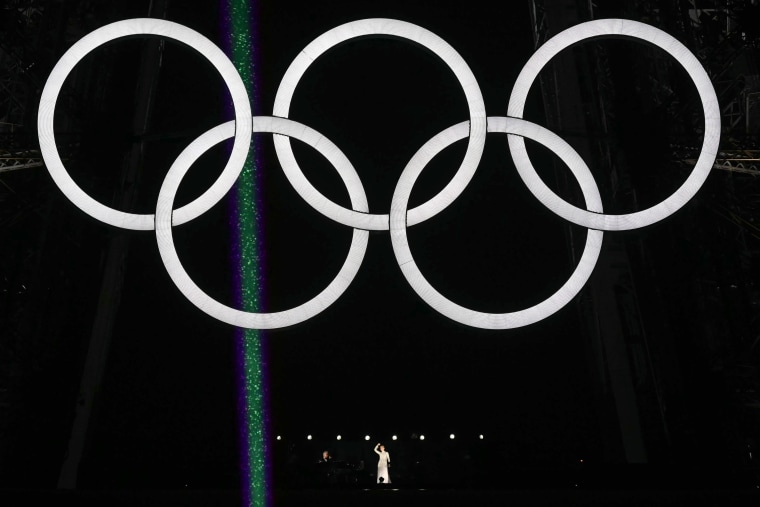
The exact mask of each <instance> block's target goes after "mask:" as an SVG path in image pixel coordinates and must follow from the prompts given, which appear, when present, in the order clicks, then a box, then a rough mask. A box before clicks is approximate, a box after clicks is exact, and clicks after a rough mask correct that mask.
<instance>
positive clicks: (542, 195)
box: [507, 19, 720, 231]
mask: <svg viewBox="0 0 760 507" xmlns="http://www.w3.org/2000/svg"><path fill="white" fill-rule="evenodd" d="M600 35H615V36H619V37H628V38H632V39H639V40H643V41H646V42H648V43H651V44H653V45H655V46H657V47H658V48H660V49H662V50H663V51H665V52H667V53H668V54H669V55H671V56H672V57H673V58H675V60H676V61H677V62H678V63H680V64H681V65H682V66H683V68H684V69H685V70H686V72H687V73H688V75H689V77H690V78H691V79H692V81H694V84H695V85H696V87H697V92H698V93H699V98H700V100H701V102H702V108H703V109H704V113H705V133H704V141H703V146H702V151H701V152H700V154H699V159H698V160H697V163H696V165H695V166H694V169H693V170H692V172H691V174H690V175H689V177H688V178H687V179H686V181H685V182H683V184H682V185H681V187H680V188H678V189H677V190H676V191H675V192H674V193H673V194H672V195H671V196H670V197H668V198H667V199H665V200H664V201H662V202H661V203H659V204H657V205H655V206H652V207H651V208H649V209H645V210H642V211H638V212H636V213H630V214H626V215H604V214H598V213H594V212H593V211H586V210H582V209H579V208H576V207H575V206H573V205H571V204H569V203H568V202H566V201H564V200H562V198H560V197H559V196H558V195H557V194H555V193H554V192H552V190H551V189H550V188H549V187H547V186H546V185H545V184H544V182H543V181H542V180H541V178H539V177H538V175H537V174H536V170H535V169H534V168H533V165H532V164H531V163H530V159H529V158H528V153H527V151H526V150H525V142H524V141H523V140H522V138H519V137H516V136H509V149H510V153H511V154H512V160H514V162H515V166H516V167H517V172H518V173H519V175H520V177H521V178H522V180H523V182H525V185H526V186H527V187H528V189H529V190H530V191H531V193H532V194H533V195H534V196H535V197H536V199H538V200H539V201H541V204H543V205H544V206H546V207H547V208H549V209H550V210H551V211H553V212H554V213H556V214H557V215H559V216H561V217H562V218H564V219H565V220H567V221H569V222H572V223H574V224H578V225H582V226H584V227H588V228H589V229H599V230H603V231H624V230H630V229H638V228H640V227H645V226H647V225H651V224H653V223H655V222H659V221H660V220H662V219H664V218H666V217H668V216H670V215H672V214H673V213H675V212H676V211H678V210H679V209H680V208H681V207H682V206H683V205H684V204H686V202H687V201H688V200H689V199H691V198H692V197H694V195H695V194H696V193H697V191H698V190H699V189H700V188H701V187H702V184H703V183H704V182H705V180H706V179H707V175H708V174H709V173H710V169H712V166H713V163H714V162H715V157H716V155H717V153H718V144H719V143H720V106H719V104H718V97H717V96H716V95H715V88H713V86H712V83H711V82H710V78H709V76H708V75H707V72H705V70H704V69H703V68H702V65H700V63H699V60H697V57H696V56H694V55H693V54H692V53H691V51H689V50H688V48H687V47H686V46H684V45H683V44H681V43H680V42H678V41H677V40H676V39H674V38H673V37H671V36H670V35H668V34H667V33H665V32H663V31H662V30H659V29H657V28H655V27H653V26H650V25H645V24H643V23H638V22H636V21H630V20H627V19H599V20H596V21H588V22H586V23H581V24H579V25H576V26H574V27H571V28H568V29H567V30H565V31H563V32H560V33H559V34H557V35H555V36H554V37H552V38H551V39H549V40H548V41H546V44H544V45H543V46H541V47H540V48H538V50H537V51H536V52H535V53H534V54H533V56H532V57H531V58H530V59H529V60H528V62H527V63H526V64H525V66H524V67H523V69H522V71H521V72H520V75H519V76H517V80H516V81H515V87H514V88H513V90H512V95H511V96H510V97H509V108H508V112H507V115H508V116H512V117H515V118H522V114H523V110H524V108H525V99H526V97H527V95H528V91H529V90H530V86H531V85H532V84H533V81H535V79H536V76H537V75H538V72H539V71H540V70H541V69H542V68H543V67H544V66H545V65H546V64H547V63H548V62H549V60H551V59H552V58H553V57H554V56H555V55H556V54H557V53H559V52H560V51H562V50H563V49H565V48H567V47H568V46H571V45H572V44H575V43H577V42H580V41H582V40H584V39H588V38H591V37H598V36H600Z"/></svg>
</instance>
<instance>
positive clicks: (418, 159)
mask: <svg viewBox="0 0 760 507" xmlns="http://www.w3.org/2000/svg"><path fill="white" fill-rule="evenodd" d="M488 132H502V133H507V134H510V136H509V137H513V135H519V136H524V137H528V138H529V139H533V140H534V141H537V142H539V143H541V144H543V145H544V146H546V147H547V148H548V149H550V150H551V151H553V152H554V153H555V154H556V155H557V156H558V157H559V158H560V159H561V160H562V161H563V162H564V163H565V164H567V166H568V167H569V168H570V170H571V171H572V173H573V175H574V176H575V178H576V179H577V180H578V183H579V184H580V187H581V190H582V192H583V197H584V199H585V201H586V206H588V208H589V209H591V210H594V211H598V212H601V211H602V199H601V197H600V195H599V189H598V188H597V186H596V183H595V181H594V177H593V176H592V174H591V171H590V170H589V169H588V167H587V166H586V163H585V162H584V161H583V159H582V158H581V157H580V155H578V153H577V152H576V151H575V150H574V149H573V148H572V147H571V146H570V145H569V144H567V143H566V142H565V141H563V140H562V139H561V138H560V137H559V136H557V135H556V134H554V133H553V132H551V131H549V130H547V129H545V128H543V127H541V126H539V125H536V124H535V123H530V122H528V121H525V120H521V119H517V118H504V117H489V118H488ZM466 136H467V122H463V123H459V124H457V125H454V126H453V127H450V128H449V129H447V130H445V131H443V132H441V133H440V134H438V135H437V136H436V137H434V138H433V139H431V140H430V141H428V142H427V143H426V144H425V146H423V147H422V148H420V150H419V151H418V152H417V153H416V154H415V155H414V157H412V159H411V161H410V162H409V164H407V166H406V168H405V169H404V172H403V173H402V175H401V178H400V179H399V182H398V184H397V185H396V190H395V191H394V193H393V202H392V203H391V213H390V227H391V229H390V234H391V242H392V244H393V253H394V254H395V255H396V260H397V261H398V264H399V267H401V271H402V272H403V274H404V277H406V280H407V281H408V282H409V285H411V287H412V288H413V289H414V291H415V292H416V293H417V294H418V295H419V296H420V297H421V298H422V299H423V300H424V301H425V302H426V303H427V304H428V305H430V307H431V308H433V309H434V310H436V311H438V312H440V313H442V314H443V315H445V316H446V317H449V318H450V319H452V320H455V321H457V322H459V323H461V324H464V325H467V326H472V327H477V328H481V329H512V328H517V327H521V326H527V325H529V324H533V323H535V322H538V321H539V320H542V319H545V318H547V317H549V316H550V315H552V314H554V313H555V312H557V311H558V310H559V309H560V308H562V307H563V306H565V305H566V304H567V303H569V302H570V301H571V300H572V299H573V298H574V297H575V296H576V295H577V294H578V292H579V291H580V290H581V289H582V288H583V286H584V285H585V284H586V281H587V280H588V278H589V276H591V272H592V271H593V270H594V266H595V265H596V261H597V259H598V258H599V252H600V250H601V247H602V235H603V234H604V233H603V232H602V231H597V230H592V229H590V230H589V231H588V234H587V236H586V245H585V247H584V250H583V254H582V255H581V258H580V261H579V262H578V265H577V266H576V268H575V271H573V273H572V275H570V278H568V280H567V281H566V282H565V284H564V285H562V287H560V288H559V290H557V292H555V293H554V294H552V295H551V296H549V297H548V298H547V299H545V300H544V301H542V302H541V303H538V304H536V305H534V306H532V307H530V308H527V309H524V310H520V311H516V312H510V313H484V312H478V311H475V310H470V309H469V308H465V307H463V306H460V305H458V304H456V303H454V302H452V301H450V300H449V299H447V298H446V297H444V296H443V295H442V294H441V293H439V292H438V291H437V290H436V289H435V288H434V287H433V286H432V285H430V283H429V282H428V281H427V280H426V279H425V277H424V276H423V275H422V273H421V272H420V270H419V268H418V267H417V264H416V263H415V262H414V258H413V257H412V252H411V250H410V248H409V241H408V238H407V236H406V227H407V224H406V220H405V218H406V208H407V205H408V203H409V195H410V194H411V192H412V187H413V185H414V183H415V181H417V178H418V177H419V175H420V173H421V172H422V170H423V169H424V168H425V166H426V165H427V164H428V162H430V160H431V159H432V158H433V157H434V156H435V155H436V154H437V153H439V152H440V151H441V149H443V148H444V147H446V146H448V145H449V144H451V143H453V142H454V141H457V140H459V139H463V138H464V137H466Z"/></svg>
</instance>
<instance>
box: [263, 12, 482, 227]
mask: <svg viewBox="0 0 760 507" xmlns="http://www.w3.org/2000/svg"><path fill="white" fill-rule="evenodd" d="M368 35H386V36H388V35H389V36H393V37H398V38H400V39H402V40H409V41H412V42H415V43H417V44H419V45H420V46H422V47H424V48H426V49H428V50H429V51H431V52H432V53H433V54H435V55H436V56H437V57H438V58H440V59H441V60H443V62H444V63H445V64H446V65H447V66H448V67H449V68H450V69H451V71H452V72H453V73H454V75H455V76H456V78H457V80H458V81H459V83H460V85H461V86H462V89H463V90H464V96H465V98H466V99H467V106H468V109H469V111H470V140H469V144H468V145H467V152H466V153H465V155H464V160H462V165H461V166H460V167H459V170H458V171H457V173H456V174H455V175H454V178H452V180H451V181H450V182H449V184H448V185H446V187H445V188H444V189H443V190H441V191H440V192H439V193H438V195H436V196H435V197H433V198H432V199H430V200H429V201H428V202H426V203H424V204H422V205H420V206H418V207H417V208H414V209H412V210H410V211H409V218H408V220H409V224H410V225H415V224H418V223H420V222H422V221H424V220H427V219H428V218H430V217H432V216H434V215H437V214H438V213H439V212H440V211H442V210H443V209H444V208H446V206H448V205H449V204H451V203H452V202H453V201H454V199H456V198H457V197H458V196H459V194H461V193H462V191H464V188H465V187H466V186H467V184H468V183H469V182H470V180H471V179H472V176H473V175H474V174H475V170H476V169H477V168H478V163H479V162H480V157H481V155H482V154H483V147H484V145H485V143H486V106H485V104H484V103H483V96H482V94H481V93H480V87H479V86H478V82H477V80H476V79H475V76H474V75H473V74H472V71H471V70H470V67H469V66H468V65H467V63H465V61H464V60H463V59H462V57H461V56H459V53H457V52H456V51H455V50H454V48H452V47H451V46H449V44H448V43H447V42H446V41H444V40H443V39H441V38H440V37H438V36H437V35H435V34H434V33H432V32H429V31H427V30H425V29H424V28H422V27H419V26H416V25H413V24H411V23H406V22H404V21H397V20H395V19H364V20H360V21H352V22H350V23H346V24H344V25H341V26H339V27H337V28H333V29H332V30H330V31H328V32H326V33H324V34H322V35H321V36H319V37H317V38H316V39H315V40H314V42H312V43H311V44H309V45H308V46H306V48H305V49H304V50H303V51H301V53H299V55H298V57H296V59H295V60H294V61H293V63H291V64H290V67H288V70H287V71H286V72H285V75H284V76H283V78H282V81H281V82H280V88H279V89H278V90H277V95H276V96H275V99H274V113H273V114H274V115H275V116H282V117H287V116H288V112H289V110H290V101H291V99H292V98H293V92H294V91H295V88H296V85H297V84H298V81H300V79H301V77H303V74H304V72H306V69H307V68H308V67H309V65H310V64H311V63H312V62H313V61H314V60H316V59H317V58H318V57H319V56H320V55H321V54H323V53H324V52H326V51H327V50H329V49H331V48H333V47H335V46H336V45H338V44H340V43H342V42H345V41H347V40H350V39H355V38H358V37H366V36H368ZM274 146H275V149H276V150H277V157H278V158H279V159H280V164H282V168H283V171H285V174H286V175H287V176H288V179H289V180H290V182H291V184H292V185H293V187H294V188H295V189H296V191H297V192H298V193H299V194H300V195H301V197H303V198H304V200H306V201H307V202H308V203H309V204H311V206H312V207H313V208H314V209H316V210H317V211H319V212H320V213H322V214H323V215H325V216H326V217H328V218H331V219H333V220H335V221H336V222H339V223H341V224H343V225H347V226H349V227H358V228H360V229H367V230H376V231H381V230H388V215H369V214H361V213H356V212H355V211H352V210H347V209H345V208H343V207H341V206H338V205H337V204H335V203H334V202H332V201H329V200H328V199H327V198H325V197H324V196H323V195H322V194H321V193H319V191H318V190H317V189H316V188H314V187H313V186H312V185H311V183H309V181H308V180H307V179H306V177H305V176H304V174H303V172H302V171H301V169H300V168H299V167H298V164H297V163H296V160H295V157H294V156H293V150H291V148H290V141H288V139H287V138H283V137H276V138H275V140H274Z"/></svg>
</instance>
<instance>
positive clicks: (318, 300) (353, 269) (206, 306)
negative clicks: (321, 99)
mask: <svg viewBox="0 0 760 507" xmlns="http://www.w3.org/2000/svg"><path fill="white" fill-rule="evenodd" d="M253 131H254V132H271V133H275V134H284V135H288V136H292V137H295V138H296V139H299V140H301V141H303V142H304V143H306V144H309V145H310V146H312V147H313V148H314V149H316V150H317V151H319V152H320V153H321V154H322V155H324V156H325V157H326V158H327V159H328V160H329V161H330V162H333V163H335V164H336V167H337V166H339V167H341V168H342V169H341V170H339V174H340V176H341V178H342V179H343V182H344V183H345V184H346V186H347V188H348V191H349V197H350V199H351V206H353V207H354V208H356V209H358V210H360V211H361V210H364V211H366V210H367V198H366V196H365V194H364V189H363V188H362V186H361V185H360V184H359V185H357V184H356V181H358V176H357V175H356V174H355V171H354V175H353V178H354V180H355V181H352V176H351V174H350V172H351V170H353V168H351V167H350V163H348V159H346V157H345V155H343V153H341V152H340V150H338V148H337V147H335V145H333V144H332V143H331V142H329V141H328V140H327V139H325V138H324V137H322V136H321V135H320V134H319V133H317V132H315V131H314V130H313V129H310V128H309V127H306V126H305V125H302V124H300V123H297V122H294V121H292V120H288V119H286V118H274V117H264V116H256V117H254V118H253ZM233 133H235V124H234V122H228V123H224V124H222V125H219V126H218V127H215V128H213V129H211V130H209V131H208V132H206V133H205V134H203V135H202V136H201V137H199V138H198V139H196V140H195V141H193V142H192V143H191V144H190V145H189V146H188V147H187V148H186V149H185V150H184V151H183V152H182V153H181V154H180V155H179V157H177V160H176V161H175V162H174V164H172V167H171V168H170V169H169V172H168V173H167V175H166V179H165V180H164V182H163V184H162V185H161V190H160V192H159V195H158V204H157V206H156V240H157V241H158V249H159V252H160V254H161V259H162V260H163V262H164V266H166V271H167V272H168V273H169V276H170V277H171V279H172V280H173V281H174V283H175V284H176V285H177V287H178V288H179V290H180V291H181V292H182V293H183V294H184V295H185V297H187V299H189V300H190V301H191V302H192V303H193V304H194V305H195V306H197V307H198V308H200V309H201V310H202V311H204V312H205V313H207V314H208V315H211V316H212V317H214V318H215V319H218V320H220V321H222V322H226V323H228V324H231V325H233V326H239V327H245V328H251V329H276V328H281V327H286V326H292V325H294V324H298V323H299V322H303V321H305V320H308V319H310V318H311V317H313V316H315V315H317V314H318V313H320V312H321V311H323V310H325V309H326V308H327V307H329V306H330V305H331V304H333V303H334V302H335V300H337V299H338V297H339V296H340V295H341V294H343V292H345V290H346V289H347V288H348V286H349V285H350V284H351V281H352V280H353V279H354V277H355V276H356V273H357V271H358V270H359V267H360V266H361V263H362V260H363V259H364V253H365V252H366V250H367V241H368V238H369V232H367V231H363V230H358V229H354V231H353V236H352V238H351V247H350V248H349V251H348V256H347V257H346V260H345V261H344V263H343V266H342V267H341V269H340V271H339V272H338V274H337V276H336V277H335V278H334V279H333V280H332V282H330V284H329V285H328V286H327V287H326V288H325V289H324V290H323V291H322V292H320V293H319V294H318V295H316V296H315V297H314V298H312V299H311V300H309V301H307V302H306V303H304V304H302V305H300V306H297V307H295V308H292V309H290V310H285V311H282V312H273V313H253V312H245V311H242V310H236V309H234V308H230V307H228V306H225V305H223V304H222V303H220V302H218V301H217V300H215V299H213V298H211V297H210V296H209V295H208V294H206V293H205V292H203V290H201V289H200V288H199V287H198V286H197V285H196V284H195V282H193V280H192V279H191V278H190V276H189V275H188V274H187V272H186V271H185V269H184V267H183V266H182V263H181V262H180V260H179V257H178V256H177V250H176V248H175V246H174V240H173V238H172V217H171V216H172V207H173V206H174V198H175V196H176V194H177V188H179V184H180V182H181V181H182V178H184V176H185V174H186V173H187V171H188V169H189V168H190V166H191V165H192V164H193V163H194V162H195V161H196V160H197V159H198V157H200V156H201V155H202V154H203V153H205V152H206V151H207V150H208V149H209V148H211V147H212V146H214V145H216V144H218V143H220V142H221V141H224V140H225V139H229V138H230V137H232V135H233ZM347 168H350V170H347Z"/></svg>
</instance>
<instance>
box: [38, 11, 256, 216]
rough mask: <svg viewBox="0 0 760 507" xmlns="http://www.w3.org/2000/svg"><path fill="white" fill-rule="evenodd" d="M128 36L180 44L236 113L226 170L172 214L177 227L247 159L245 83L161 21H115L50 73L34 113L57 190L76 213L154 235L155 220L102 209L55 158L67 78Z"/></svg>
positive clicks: (211, 52)
mask: <svg viewBox="0 0 760 507" xmlns="http://www.w3.org/2000/svg"><path fill="white" fill-rule="evenodd" d="M132 35H156V36H161V37H167V38H170V39H174V40H176V41H179V42H182V43H184V44H186V45H187V46H189V47H191V48H192V49H194V50H195V51H197V52H198V53H200V54H201V55H202V56H203V57H204V58H206V59H207V60H208V61H209V62H210V63H211V64H212V65H213V66H214V67H215V68H216V70H217V71H219V74H220V75H221V76H222V79H223V80H224V82H225V84H226V85H227V87H228V88H229V90H230V95H231V97H232V104H233V106H234V108H235V122H236V123H235V124H236V125H237V126H238V129H237V131H236V132H235V141H234V143H233V146H232V150H231V152H230V158H229V160H228V161H227V165H226V166H225V167H224V170H223V171H222V173H221V174H220V175H219V178H218V179H217V180H216V181H215V182H214V184H213V185H212V186H211V187H210V188H209V189H208V190H206V192H204V193H203V195H201V196H200V197H198V198H197V199H195V200H194V201H193V202H191V203H189V204H187V205H185V206H183V207H182V208H180V209H178V210H177V211H176V212H175V213H174V223H175V225H179V224H182V223H184V222H188V221H190V220H192V219H194V218H196V217H198V216H200V215H202V214H203V213H205V212H206V211H207V210H208V209H210V208H211V207H212V206H213V205H214V204H216V203H217V202H219V200H220V199H221V198H222V197H224V195H225V194H226V193H227V191H228V190H229V189H230V188H231V187H232V185H234V183H235V181H236V180H237V177H238V175H239V174H240V171H241V170H242V168H243V164H244V163H245V159H246V156H247V155H248V148H249V146H250V143H251V105H250V102H249V100H248V93H247V92H246V88H245V85H244V84H243V80H242V79H241V78H240V75H239V74H238V73H237V71H236V70H235V66H234V65H233V64H232V62H230V60H229V59H228V58H227V56H226V55H225V54H224V52H222V50H221V49H219V48H218V47H217V46H216V45H214V43H212V42H211V41H210V40H208V39H207V38H206V37H204V36H203V35H201V34H199V33H198V32H196V31H194V30H191V29H190V28H187V27H185V26H183V25H180V24H177V23H172V22H171V21H165V20H162V19H152V18H137V19H128V20H125V21H118V22H116V23H112V24H110V25H106V26H104V27H101V28H99V29H97V30H95V31H94V32H92V33H90V34H88V35H86V36H85V37H83V38H82V39H81V40H79V41H77V42H76V43H75V44H74V45H73V46H71V48H70V49H69V50H68V51H66V53H65V54H64V55H63V56H62V57H61V59H60V60H59V61H58V63H57V64H56V65H55V67H54V68H53V70H52V72H51V73H50V76H49V77H48V80H47V82H46V83H45V88H44V89H43V90H42V97H41V99H40V109H39V112H38V114H37V131H38V135H39V139H40V151H41V152H42V157H43V159H44V160H45V165H46V166H47V168H48V171H49V172H50V175H51V176H52V178H53V181H55V183H56V185H58V187H59V188H60V189H61V191H62V192H63V193H64V195H66V197H68V198H69V200H71V202H73V203H74V204H75V205H76V206H77V207H79V209H81V210H82V211H84V212H85V213H87V214H88V215H90V216H92V217H93V218H95V219H97V220H100V221H101V222H105V223H107V224H110V225H113V226H115V227H121V228H125V229H134V230H152V229H153V228H154V226H153V222H154V216H153V215H146V214H135V213H126V212H123V211H118V210H115V209H113V208H110V207H108V206H105V205H103V204H101V203H99V202H98V201H96V200H95V199H93V198H92V197H90V196H89V195H88V194H86V193H85V192H84V191H83V190H82V189H81V188H80V187H79V186H78V185H77V184H76V183H75V182H74V180H73V179H72V178H71V176H70V175H69V173H68V171H67V170H66V167H65V166H64V165H63V161H61V158H60V156H59V154H58V147H57V146H56V143H55V133H54V131H53V119H54V117H55V104H56V101H57V100H58V95H59V94H60V92H61V87H62V86H63V83H64V81H65V80H66V77H67V76H68V75H69V73H70V72H71V70H72V69H73V68H74V66H75V65H76V64H77V63H79V62H80V61H81V60H82V58H84V57H85V56H86V55H87V54H88V53H90V52H91V51H93V50H94V49H96V48H98V47H100V46H102V45H103V44H105V43H107V42H109V41H112V40H114V39H119V38H122V37H128V36H132Z"/></svg>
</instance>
